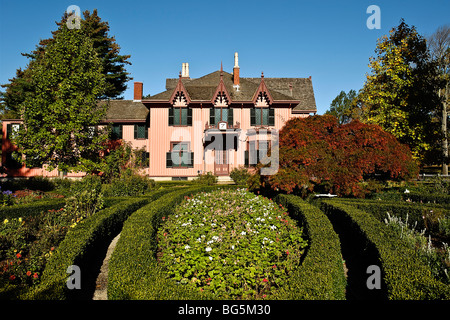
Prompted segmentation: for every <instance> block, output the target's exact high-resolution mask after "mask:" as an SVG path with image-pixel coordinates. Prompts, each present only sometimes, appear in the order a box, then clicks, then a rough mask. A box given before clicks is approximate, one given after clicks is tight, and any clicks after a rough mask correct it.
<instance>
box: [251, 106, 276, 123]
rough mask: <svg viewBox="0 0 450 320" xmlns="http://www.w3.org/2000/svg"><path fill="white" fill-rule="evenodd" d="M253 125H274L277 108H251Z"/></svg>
mask: <svg viewBox="0 0 450 320" xmlns="http://www.w3.org/2000/svg"><path fill="white" fill-rule="evenodd" d="M250 125H251V126H274V125H275V109H273V108H260V107H255V108H253V109H250Z"/></svg>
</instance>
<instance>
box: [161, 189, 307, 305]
mask: <svg viewBox="0 0 450 320" xmlns="http://www.w3.org/2000/svg"><path fill="white" fill-rule="evenodd" d="M162 219H163V221H164V222H163V225H162V227H161V228H160V229H159V231H158V245H159V246H160V252H159V261H160V263H161V264H162V265H163V266H164V267H165V268H166V269H167V273H168V275H169V277H170V278H173V279H174V280H175V281H177V283H180V284H184V285H187V286H193V287H194V288H196V289H197V290H200V291H212V292H213V293H214V295H215V296H217V297H220V298H228V299H230V298H232V299H235V298H262V297H263V298H264V297H266V296H268V297H269V298H270V295H271V294H272V293H273V292H275V291H276V289H277V288H279V287H282V286H283V285H284V284H285V282H286V281H287V278H288V277H289V276H290V274H291V270H292V269H293V268H295V267H296V266H298V265H299V263H300V258H301V257H302V254H303V252H304V248H305V247H306V242H305V241H304V240H303V239H302V237H301V236H302V228H297V226H296V222H295V221H293V220H292V219H291V218H290V217H289V216H288V215H287V212H286V211H285V210H282V209H281V208H280V207H278V206H277V205H275V204H274V203H273V202H272V201H269V200H268V199H267V198H263V197H261V196H255V195H253V194H252V193H249V192H247V191H245V189H238V190H218V191H213V192H208V193H197V194H196V195H194V196H193V197H192V198H187V199H186V200H185V201H183V202H182V203H181V204H180V205H179V206H177V208H176V209H175V212H174V214H172V215H171V216H170V219H169V217H163V218H162ZM274 290H275V291H274Z"/></svg>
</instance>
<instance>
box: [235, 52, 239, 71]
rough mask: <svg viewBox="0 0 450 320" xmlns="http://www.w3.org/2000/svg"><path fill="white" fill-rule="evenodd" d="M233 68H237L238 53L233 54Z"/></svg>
mask: <svg viewBox="0 0 450 320" xmlns="http://www.w3.org/2000/svg"><path fill="white" fill-rule="evenodd" d="M234 67H235V68H239V63H238V53H237V52H235V53H234Z"/></svg>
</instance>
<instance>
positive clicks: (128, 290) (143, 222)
mask: <svg viewBox="0 0 450 320" xmlns="http://www.w3.org/2000/svg"><path fill="white" fill-rule="evenodd" d="M220 188H236V186H226V185H223V186H204V187H193V188H188V189H184V190H176V191H173V190H172V191H171V192H170V193H168V194H166V195H164V196H162V197H161V198H159V199H158V200H156V201H154V202H152V203H150V204H148V205H146V206H144V207H142V208H141V209H139V210H138V211H136V212H135V213H133V215H132V216H131V217H130V218H129V219H128V220H127V221H126V223H125V224H124V227H123V230H122V232H121V236H120V239H119V241H118V243H117V245H116V248H115V250H114V253H113V255H112V257H111V260H110V262H109V273H108V299H109V300H185V299H196V300H198V299H207V298H209V299H212V298H213V297H212V295H206V294H201V293H200V292H198V291H194V290H192V289H191V288H188V287H186V286H178V285H176V284H175V282H174V281H173V280H172V279H169V278H167V274H166V272H165V271H164V270H163V268H162V267H161V266H160V265H159V264H158V262H157V259H156V252H157V249H158V243H157V239H156V234H157V231H158V228H159V225H160V223H161V221H162V217H167V216H169V215H171V214H172V213H173V212H174V209H175V207H176V205H178V204H179V203H181V201H182V200H183V199H184V197H185V196H190V195H192V194H195V193H198V192H208V191H212V190H216V189H220Z"/></svg>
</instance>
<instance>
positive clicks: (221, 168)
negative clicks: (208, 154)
mask: <svg viewBox="0 0 450 320" xmlns="http://www.w3.org/2000/svg"><path fill="white" fill-rule="evenodd" d="M214 153H215V156H214V174H215V175H216V176H227V175H228V174H229V172H228V170H229V167H228V150H214Z"/></svg>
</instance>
